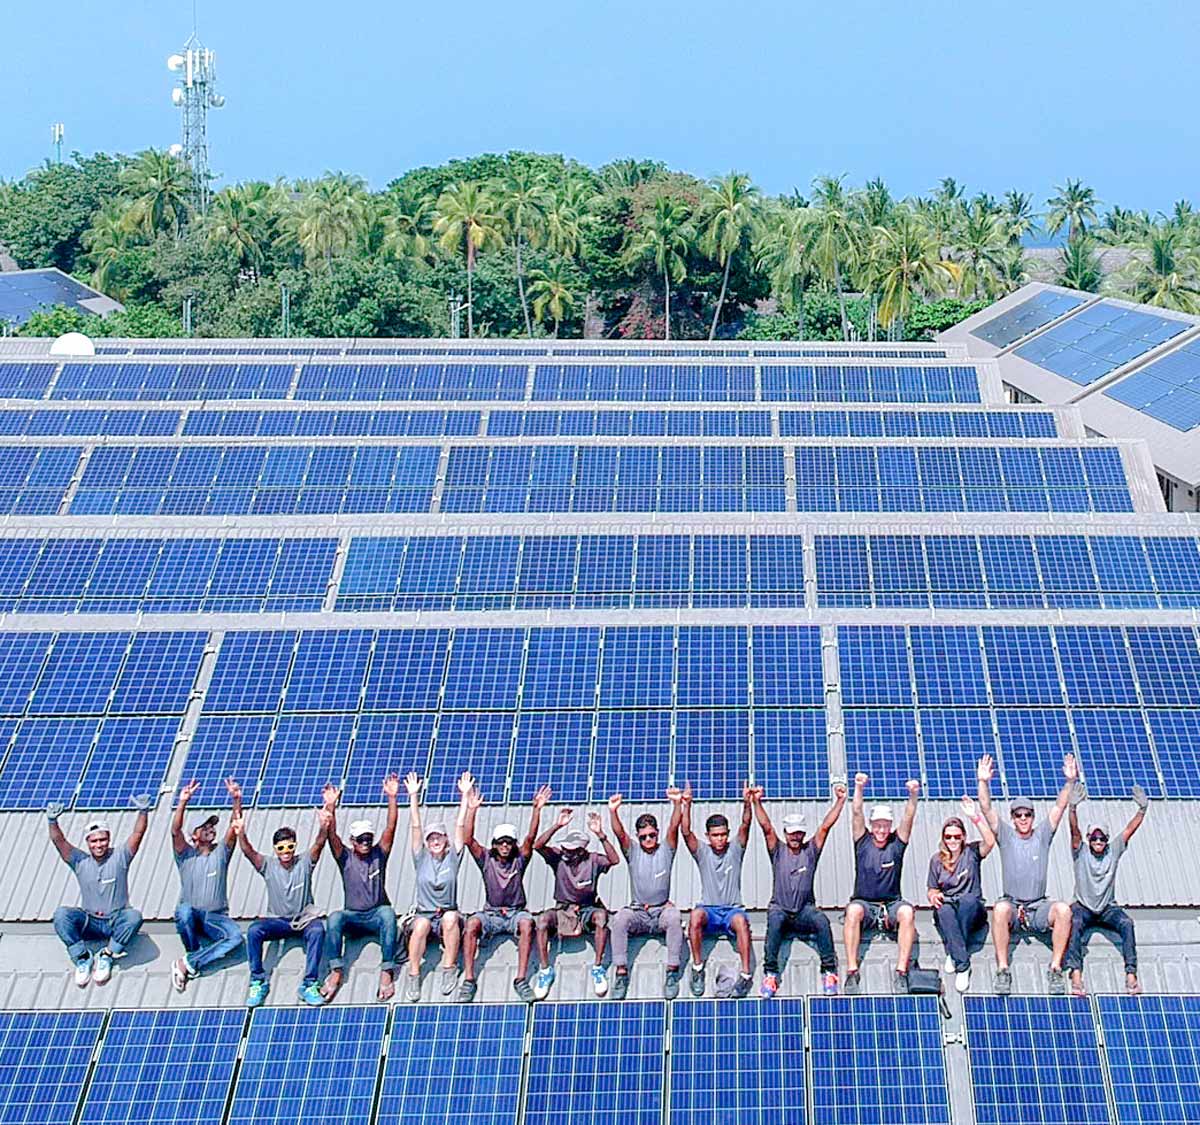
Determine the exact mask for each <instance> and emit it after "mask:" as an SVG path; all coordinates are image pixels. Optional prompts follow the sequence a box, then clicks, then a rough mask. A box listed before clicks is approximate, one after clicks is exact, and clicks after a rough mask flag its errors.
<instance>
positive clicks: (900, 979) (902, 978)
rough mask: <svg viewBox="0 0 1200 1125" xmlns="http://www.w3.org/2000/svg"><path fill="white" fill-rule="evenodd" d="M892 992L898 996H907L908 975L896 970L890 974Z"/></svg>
mask: <svg viewBox="0 0 1200 1125" xmlns="http://www.w3.org/2000/svg"><path fill="white" fill-rule="evenodd" d="M892 991H893V992H895V993H896V994H897V995H899V996H907V995H908V973H907V972H903V973H902V972H901V971H900V970H899V969H897V970H896V971H895V972H894V973H893V974H892Z"/></svg>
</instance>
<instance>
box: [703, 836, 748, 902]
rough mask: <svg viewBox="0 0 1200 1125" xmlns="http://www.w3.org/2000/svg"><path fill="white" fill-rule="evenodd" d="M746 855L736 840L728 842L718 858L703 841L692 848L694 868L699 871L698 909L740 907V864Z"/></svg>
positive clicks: (706, 842) (705, 841)
mask: <svg viewBox="0 0 1200 1125" xmlns="http://www.w3.org/2000/svg"><path fill="white" fill-rule="evenodd" d="M745 855H746V852H745V849H744V848H743V847H742V845H741V844H739V843H738V842H737V840H730V841H729V847H727V848H726V849H725V850H724V851H723V852H722V853H721V854H720V855H717V853H716V852H714V851H713V850H712V847H711V846H710V845H709V843H708V841H707V840H700V841H699V842H698V844H697V847H696V855H695V859H696V866H697V867H698V868H699V869H700V902H699V903H698V904H697V905H699V906H741V905H742V860H743V859H744V858H745Z"/></svg>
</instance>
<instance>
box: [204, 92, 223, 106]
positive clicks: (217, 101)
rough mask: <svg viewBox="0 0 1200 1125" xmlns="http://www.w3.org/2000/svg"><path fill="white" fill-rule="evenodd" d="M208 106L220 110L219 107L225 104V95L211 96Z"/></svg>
mask: <svg viewBox="0 0 1200 1125" xmlns="http://www.w3.org/2000/svg"><path fill="white" fill-rule="evenodd" d="M208 104H209V105H210V106H212V107H213V109H220V108H221V106H223V105H224V104H225V95H224V94H213V95H212V96H211V97H210V98H209V99H208Z"/></svg>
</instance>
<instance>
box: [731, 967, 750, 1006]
mask: <svg viewBox="0 0 1200 1125" xmlns="http://www.w3.org/2000/svg"><path fill="white" fill-rule="evenodd" d="M753 983H754V978H753V977H752V976H751V975H750V974H749V973H738V979H737V984H735V985H734V986H733V995H734V996H735V997H736V998H737V999H738V1000H741V999H742V997H744V996H748V995H749V994H750V986H751V985H752V984H753Z"/></svg>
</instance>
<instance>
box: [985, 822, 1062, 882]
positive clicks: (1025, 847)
mask: <svg viewBox="0 0 1200 1125" xmlns="http://www.w3.org/2000/svg"><path fill="white" fill-rule="evenodd" d="M1053 839H1054V829H1053V828H1052V827H1051V826H1050V821H1049V820H1048V819H1046V820H1041V821H1039V822H1038V823H1037V824H1036V825H1035V826H1034V829H1033V832H1032V833H1031V834H1030V835H1029V836H1026V837H1021V836H1018V835H1017V832H1016V829H1015V828H1013V826H1012V825H1011V824H1009V823H1008V821H1005V820H1002V821H1000V826H999V827H998V828H997V829H996V847H997V849H998V850H999V852H1000V873H1001V875H1002V877H1003V878H1002V883H1003V887H1004V894H1005V897H1007V898H1011V899H1013V900H1014V901H1015V902H1036V901H1037V900H1038V899H1041V898H1045V897H1046V875H1047V872H1048V871H1049V869H1050V844H1051V841H1053Z"/></svg>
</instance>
